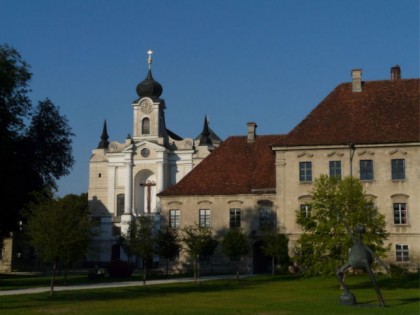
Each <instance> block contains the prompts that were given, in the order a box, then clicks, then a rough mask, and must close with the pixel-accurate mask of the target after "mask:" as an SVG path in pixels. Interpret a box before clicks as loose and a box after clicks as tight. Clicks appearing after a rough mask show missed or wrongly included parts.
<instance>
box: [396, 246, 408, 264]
mask: <svg viewBox="0 0 420 315" xmlns="http://www.w3.org/2000/svg"><path fill="white" fill-rule="evenodd" d="M395 259H396V261H410V255H409V253H408V245H405V244H396V245H395Z"/></svg>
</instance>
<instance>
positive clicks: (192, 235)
mask: <svg viewBox="0 0 420 315" xmlns="http://www.w3.org/2000/svg"><path fill="white" fill-rule="evenodd" d="M182 234H183V236H182V242H183V243H184V244H185V246H186V251H187V253H188V254H189V256H190V258H191V259H192V261H193V272H194V281H195V282H196V283H198V282H199V279H200V264H199V261H200V257H201V258H202V257H211V256H213V255H214V252H215V250H216V247H217V245H218V241H217V240H216V239H214V238H213V232H212V230H211V228H208V227H202V226H198V225H189V226H186V227H185V228H184V229H183V230H182Z"/></svg>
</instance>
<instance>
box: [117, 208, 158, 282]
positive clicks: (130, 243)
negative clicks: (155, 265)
mask: <svg viewBox="0 0 420 315" xmlns="http://www.w3.org/2000/svg"><path fill="white" fill-rule="evenodd" d="M121 238H122V244H123V249H124V251H125V252H126V254H127V256H128V257H130V256H132V255H133V256H138V257H141V258H142V265H143V285H146V278H147V265H148V264H149V262H150V261H151V260H152V259H153V254H154V248H155V241H156V239H155V235H154V227H153V220H152V218H151V217H149V216H141V217H138V218H134V219H133V220H132V222H131V224H130V227H129V229H128V232H127V234H126V235H123V236H122V237H121Z"/></svg>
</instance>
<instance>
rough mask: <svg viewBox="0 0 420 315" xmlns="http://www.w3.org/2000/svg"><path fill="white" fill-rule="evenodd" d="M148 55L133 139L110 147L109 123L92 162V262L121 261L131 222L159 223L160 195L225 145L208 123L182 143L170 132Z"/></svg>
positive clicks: (133, 105)
mask: <svg viewBox="0 0 420 315" xmlns="http://www.w3.org/2000/svg"><path fill="white" fill-rule="evenodd" d="M148 53H149V58H148V65H149V69H148V73H147V77H146V79H145V80H143V81H142V82H140V83H139V84H138V85H137V94H138V98H137V99H136V100H135V101H134V102H133V103H132V105H131V106H132V109H133V129H132V134H131V135H130V134H129V136H128V137H127V138H126V139H125V140H124V141H122V142H118V141H111V142H110V141H108V139H109V136H108V131H107V124H106V122H105V123H104V126H103V130H102V135H101V140H100V142H99V144H98V146H97V148H96V149H94V150H93V151H92V155H91V158H90V161H89V191H88V196H89V209H90V215H91V216H92V218H93V219H94V220H95V221H96V222H97V224H98V228H97V230H98V235H97V237H96V239H95V241H94V243H93V244H94V245H93V246H94V248H93V250H92V253H91V254H90V256H89V257H88V260H89V261H94V262H108V261H110V260H112V259H118V258H120V256H121V255H123V253H122V252H121V250H120V248H119V246H118V245H117V244H116V240H117V239H118V237H119V236H120V235H121V233H124V232H126V231H127V229H128V226H129V224H130V222H131V220H132V219H133V218H134V217H136V216H141V215H150V216H154V217H155V218H156V221H158V220H159V213H160V201H159V198H158V197H157V196H156V195H157V193H159V192H161V191H163V190H164V189H166V188H167V187H169V186H172V185H174V184H175V183H177V182H179V181H180V179H181V178H183V177H184V176H185V175H186V174H187V173H189V172H190V171H191V170H192V169H193V168H194V167H195V166H196V165H197V164H199V163H200V162H201V161H202V160H203V159H204V158H205V157H207V156H208V155H209V154H210V153H211V151H212V150H213V149H214V148H216V147H217V146H218V145H219V144H220V142H221V139H220V138H219V137H218V136H217V135H216V134H215V133H214V132H213V131H212V130H211V129H210V127H209V126H208V121H207V118H205V119H204V125H203V130H202V132H201V133H200V134H199V135H198V136H197V137H195V138H182V137H180V136H178V135H177V134H176V133H174V132H172V131H171V130H169V129H168V128H167V127H166V123H165V108H166V103H165V101H164V99H162V98H161V94H162V92H163V88H162V86H161V84H160V83H159V82H157V81H156V80H155V79H154V78H153V76H152V70H151V65H152V57H151V55H152V52H151V51H149V52H148Z"/></svg>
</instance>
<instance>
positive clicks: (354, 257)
mask: <svg viewBox="0 0 420 315" xmlns="http://www.w3.org/2000/svg"><path fill="white" fill-rule="evenodd" d="M346 228H347V231H348V232H349V234H350V235H351V236H352V238H353V242H354V244H353V246H352V247H351V249H350V254H349V261H348V262H347V263H346V264H345V265H344V266H342V267H341V268H340V269H338V271H337V278H338V281H339V282H340V284H341V287H342V289H343V290H344V292H343V293H342V294H341V296H340V303H341V304H347V305H354V304H356V297H355V296H354V294H353V293H351V292H350V291H349V289H348V288H347V286H346V285H345V283H344V280H343V276H344V272H345V271H346V270H347V269H349V268H358V269H363V270H366V271H367V273H368V274H369V278H370V281H371V282H372V284H373V287H374V288H375V292H376V295H377V296H378V300H379V304H380V305H381V306H385V302H384V299H383V297H382V294H381V291H380V290H379V287H378V283H377V282H376V279H375V276H374V274H373V272H372V268H371V265H372V262H373V257H374V254H373V252H372V251H371V250H370V248H369V247H367V246H366V245H365V244H363V243H362V241H361V234H362V233H364V232H366V229H365V226H364V225H361V224H358V225H356V226H355V227H354V229H353V231H354V233H358V234H359V238H358V239H356V238H355V237H354V234H353V233H351V232H350V229H349V228H348V226H347V225H346Z"/></svg>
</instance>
